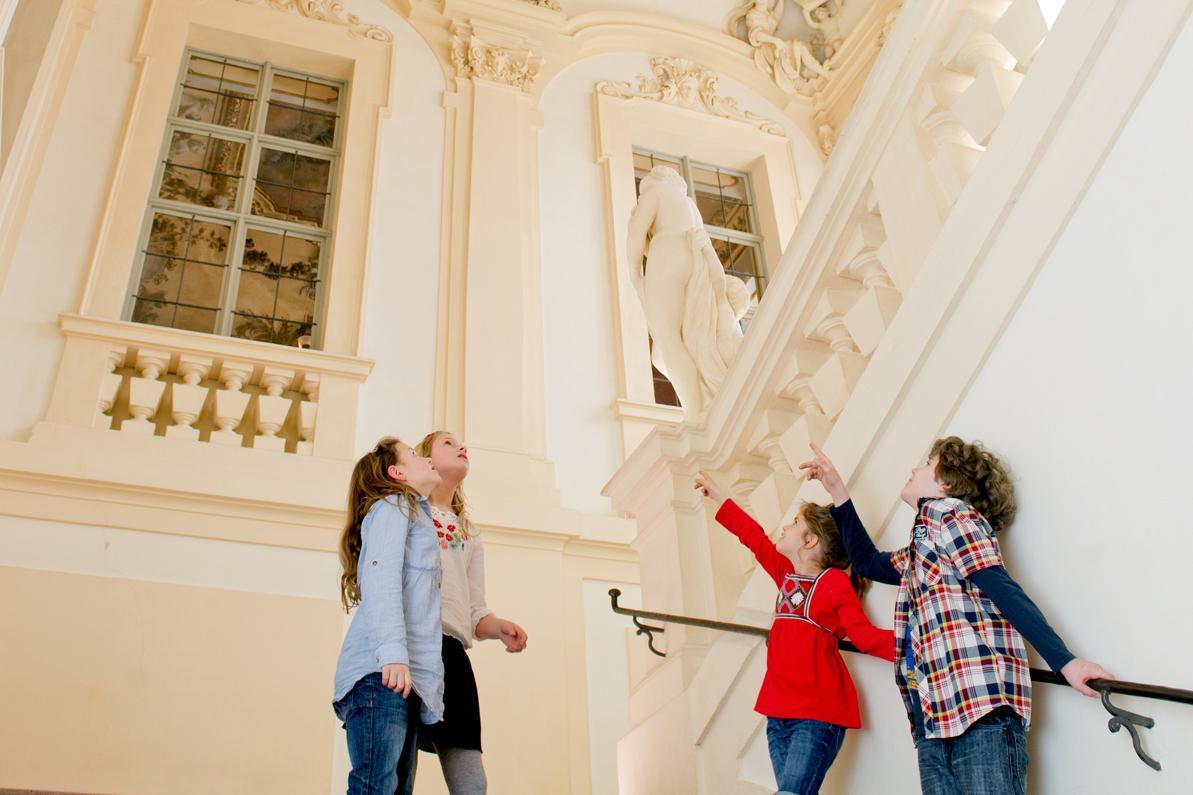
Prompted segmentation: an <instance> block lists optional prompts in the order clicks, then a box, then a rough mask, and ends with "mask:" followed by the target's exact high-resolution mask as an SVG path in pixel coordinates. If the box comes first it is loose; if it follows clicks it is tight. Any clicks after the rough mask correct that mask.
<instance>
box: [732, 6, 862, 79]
mask: <svg viewBox="0 0 1193 795" xmlns="http://www.w3.org/2000/svg"><path fill="white" fill-rule="evenodd" d="M793 1H794V2H795V4H796V5H798V6H799V7H800V10H801V11H803V19H804V22H805V23H806V24H807V26H808V28H809V29H811V31H812V35H811V36H810V37H809V38H808V40H807V41H804V40H803V39H800V38H791V39H781V38H779V37H778V36H777V35H775V34H776V32H777V31H778V29H779V22H780V21H781V20H782V18H783V10H784V8H785V7H786V4H787V0H747V2H745V3H743V4H742V5H740V6H738V7H737V8H735V9H733V10H732V11H730V12H729V16H728V17H727V18H726V19H725V32H726V33H728V34H729V35H730V36H733V37H734V38H738V39H741V40H743V41H745V42H746V43H747V44H749V45H750V47H752V48H753V50H754V65H755V66H757V67H758V68H759V69H760V70H762V71H763V72H765V73H766V74H768V75H770V76H771V78H772V79H773V80H774V81H775V84H776V85H777V86H779V88H781V89H783V91H785V92H787V93H788V94H802V95H803V96H806V97H810V96H812V95H814V94H815V93H816V92H818V91H820V90H821V89H823V88H824V87H825V85H826V84H827V83H828V80H829V78H830V77H831V76H832V70H833V66H834V64H833V61H834V56H836V55H837V53H838V52H840V50H841V45H842V43H843V41H844V39H843V37H842V36H841V29H840V26H839V25H838V24H837V17H838V15H839V14H840V12H841V8H842V6H844V4H845V0H793Z"/></svg>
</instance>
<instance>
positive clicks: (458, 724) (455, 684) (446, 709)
mask: <svg viewBox="0 0 1193 795" xmlns="http://www.w3.org/2000/svg"><path fill="white" fill-rule="evenodd" d="M418 747H419V750H422V751H427V752H429V753H437V751H438V749H440V748H462V749H465V750H468V751H479V750H481V705H480V699H479V697H478V696H477V693H476V676H475V675H474V674H473V673H472V663H471V662H470V661H469V660H468V652H467V651H465V650H464V644H463V643H460V641H458V640H456V639H455V638H453V637H451V636H450V635H444V636H443V720H442V721H440V722H439V723H436V724H434V725H433V726H422V727H420V728H419V732H418Z"/></svg>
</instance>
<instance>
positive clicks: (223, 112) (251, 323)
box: [125, 50, 344, 347]
mask: <svg viewBox="0 0 1193 795" xmlns="http://www.w3.org/2000/svg"><path fill="white" fill-rule="evenodd" d="M343 94H344V87H343V85H342V84H339V83H335V82H334V81H329V80H324V79H321V78H318V77H315V76H311V75H303V74H298V73H295V72H290V71H284V70H280V69H277V68H276V67H274V66H273V65H272V64H269V63H249V62H244V61H239V60H236V59H233V58H229V57H225V56H221V55H212V54H210V53H202V52H197V51H193V50H189V51H187V53H186V56H185V57H184V62H183V67H182V72H181V76H180V79H179V81H178V86H177V87H176V91H175V97H174V102H173V104H172V107H173V109H174V112H173V113H172V114H171V116H170V118H169V120H168V124H167V130H166V135H165V140H164V142H163V150H162V156H161V162H160V164H159V167H158V171H157V174H156V177H155V182H154V192H153V198H151V199H150V201H149V206H148V208H147V211H146V220H145V226H144V229H143V232H142V237H141V245H140V246H139V247H138V248H139V255H138V263H137V267H136V268H135V269H134V273H133V276H132V279H131V284H130V289H129V297H128V300H127V304H126V310H125V316H126V317H127V318H129V319H131V320H134V321H136V322H145V323H152V324H155V325H165V326H172V327H175V328H185V329H189V330H192V331H203V332H207V333H215V334H222V335H230V336H236V337H244V338H248V339H258V340H264V341H269V342H275V343H279V344H284V345H301V346H303V347H308V346H310V347H319V345H320V342H321V335H322V323H321V322H320V319H321V315H322V305H323V298H324V296H323V289H322V288H323V274H324V272H325V270H326V267H327V257H328V252H329V250H330V241H331V230H330V227H331V218H332V214H333V212H334V198H335V197H334V194H333V187H332V186H333V185H334V183H335V177H336V168H337V165H338V161H339V140H340V138H341V136H342V133H343V131H342V126H343V125H342V115H341V111H342V103H343ZM262 98H264V101H262ZM217 260H218V261H217ZM233 264H235V267H231V266H232V265H233ZM242 291H243V292H244V293H245V294H244V296H241V295H240V293H241V292H242Z"/></svg>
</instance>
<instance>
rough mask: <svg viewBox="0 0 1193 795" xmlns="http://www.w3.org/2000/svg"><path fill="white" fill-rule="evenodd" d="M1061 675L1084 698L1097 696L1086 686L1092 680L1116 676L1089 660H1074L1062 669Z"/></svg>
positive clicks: (1095, 692)
mask: <svg viewBox="0 0 1193 795" xmlns="http://www.w3.org/2000/svg"><path fill="white" fill-rule="evenodd" d="M1060 675H1061V676H1063V677H1064V678H1065V681H1066V682H1068V683H1069V684H1070V685H1071V686H1072V687H1073V689H1074V690H1076V691H1077V692H1078V693H1080V694H1082V695H1083V696H1091V697H1092V696H1097V695H1098V693H1097V691H1096V690H1094V689H1093V688H1091V687H1090V686H1089V685H1087V684H1086V682H1088V681H1089V680H1091V679H1113V678H1114V675H1113V674H1111V673H1108V672H1107V671H1106V669H1105V668H1103V667H1102V666H1100V665H1098V664H1097V663H1092V662H1090V661H1089V660H1082V659H1079V658H1074V659H1072V660H1069V661H1068V662H1067V663H1065V667H1064V668H1061V669H1060Z"/></svg>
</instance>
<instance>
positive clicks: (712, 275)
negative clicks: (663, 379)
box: [626, 166, 750, 417]
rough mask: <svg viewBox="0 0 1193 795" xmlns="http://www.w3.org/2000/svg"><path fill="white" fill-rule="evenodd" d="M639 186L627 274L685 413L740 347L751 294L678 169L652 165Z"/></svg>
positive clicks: (703, 401)
mask: <svg viewBox="0 0 1193 795" xmlns="http://www.w3.org/2000/svg"><path fill="white" fill-rule="evenodd" d="M639 192H640V194H639V198H638V206H637V207H635V208H634V212H633V214H632V215H631V216H630V223H629V230H628V235H627V239H626V250H627V253H628V256H629V267H630V280H631V282H632V283H633V285H634V289H635V290H636V291H637V293H638V298H639V300H641V302H642V308H643V310H645V312H646V325H647V328H648V329H649V330H650V337H651V339H652V340H653V349H652V352H651V360H652V361H653V363H654V365H655V367H657V368H659V370H660V372H662V373H663V374H664V375H666V376H667V378H668V380H670V381H671V384H672V386H674V387H675V393H676V395H678V396H679V402H680V404H681V405H682V406H683V409H684V414H685V416H688V417H695V416H696V415H698V414H700V412H702V411H703V410H704V407H705V406H706V405H707V403H708V401H709V400H711V399H712V396H713V395H714V394H715V393H716V391H717V388H718V387H719V386H720V385H721V381H722V380H723V379H724V377H725V371H726V370H727V369H728V367H729V364H730V362H732V361H733V357H734V356H735V355H736V354H737V349H738V347H739V346H740V345H741V341H742V332H741V326H740V325H739V321H740V320H741V318H742V316H743V315H744V314H745V312H746V310H747V309H748V308H749V305H750V294H749V290H748V289H747V288H746V285H745V284H744V283H743V282H742V281H741V279H738V278H736V277H734V276H730V275H728V274H726V273H725V270H724V268H723V267H722V266H721V262H720V260H718V259H717V255H716V252H715V251H714V250H713V247H712V241H711V240H710V239H709V237H708V233H707V232H705V231H704V222H703V220H702V219H701V217H700V211H699V210H698V209H697V208H696V203H695V202H694V201H692V199H691V198H689V196H688V192H687V185H686V183H685V182H684V180H683V177H681V176H680V175H679V173H678V172H676V171H675V169H673V168H671V167H669V166H655V167H654V169H653V170H651V172H650V173H649V174H648V175H647V176H646V177H645V178H643V180H642V183H641V186H640V188H639ZM643 256H645V257H646V262H645V267H644V266H643V261H642V258H643Z"/></svg>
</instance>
